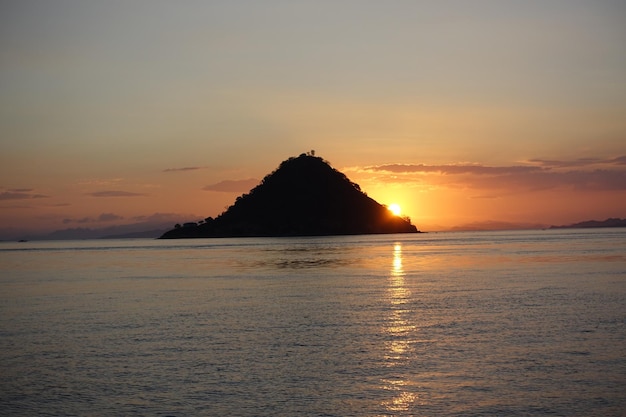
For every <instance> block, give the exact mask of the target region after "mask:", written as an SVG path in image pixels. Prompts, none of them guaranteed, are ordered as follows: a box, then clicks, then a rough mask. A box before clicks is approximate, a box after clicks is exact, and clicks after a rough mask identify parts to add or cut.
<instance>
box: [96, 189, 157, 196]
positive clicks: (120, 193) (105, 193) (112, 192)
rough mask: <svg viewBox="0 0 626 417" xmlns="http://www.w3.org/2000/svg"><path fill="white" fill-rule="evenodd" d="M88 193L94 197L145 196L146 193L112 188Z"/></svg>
mask: <svg viewBox="0 0 626 417" xmlns="http://www.w3.org/2000/svg"><path fill="white" fill-rule="evenodd" d="M88 195H90V196H92V197H144V196H145V195H146V194H142V193H131V192H129V191H118V190H110V191H95V192H93V193H89V194H88Z"/></svg>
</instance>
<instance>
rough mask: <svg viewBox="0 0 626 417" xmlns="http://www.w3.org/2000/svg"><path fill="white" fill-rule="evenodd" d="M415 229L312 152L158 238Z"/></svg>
mask: <svg viewBox="0 0 626 417" xmlns="http://www.w3.org/2000/svg"><path fill="white" fill-rule="evenodd" d="M385 233H419V231H418V230H417V227H415V226H414V225H412V224H411V222H410V220H409V219H408V218H406V217H400V216H396V215H394V214H393V213H392V212H391V211H390V210H389V209H388V208H387V207H386V206H384V205H382V204H380V203H378V202H376V201H375V200H374V199H372V198H370V197H368V196H367V195H366V194H365V193H364V192H363V191H361V188H360V187H359V185H358V184H355V183H353V182H352V181H350V180H349V179H348V178H347V177H346V176H345V175H344V174H343V173H341V172H339V171H337V170H336V169H334V168H332V167H331V166H330V164H329V163H328V162H327V161H325V160H324V159H322V158H320V157H318V156H315V154H314V152H313V151H311V152H310V153H306V154H301V155H300V156H298V157H291V158H289V159H287V160H285V161H283V162H282V163H281V164H280V166H279V167H278V168H277V169H276V170H275V171H273V172H272V173H270V174H268V175H267V176H266V177H265V178H264V179H263V180H262V181H261V183H260V184H259V185H257V186H256V187H255V188H253V189H252V190H250V192H249V193H247V194H243V195H241V196H239V197H237V199H236V201H235V203H234V204H233V205H232V206H230V207H229V208H228V209H227V210H226V211H224V212H223V213H222V214H220V215H219V216H217V217H216V218H211V217H208V218H206V219H205V220H203V221H201V222H198V223H195V222H193V223H184V224H182V225H180V224H177V225H176V227H175V228H174V229H172V230H169V231H168V232H166V233H164V234H163V235H162V236H161V237H160V238H161V239H176V238H202V237H253V236H264V237H270V236H327V235H359V234H385Z"/></svg>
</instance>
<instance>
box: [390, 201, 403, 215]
mask: <svg viewBox="0 0 626 417" xmlns="http://www.w3.org/2000/svg"><path fill="white" fill-rule="evenodd" d="M387 208H388V209H389V211H390V212H392V213H393V214H394V215H396V216H399V215H400V213H401V212H402V209H401V208H400V206H399V205H398V204H395V203H394V204H389V207H387Z"/></svg>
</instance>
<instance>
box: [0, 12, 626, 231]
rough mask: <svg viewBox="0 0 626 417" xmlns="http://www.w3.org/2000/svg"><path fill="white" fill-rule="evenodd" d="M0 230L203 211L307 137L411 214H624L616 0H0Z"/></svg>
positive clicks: (625, 22)
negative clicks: (547, 0) (540, 0)
mask: <svg viewBox="0 0 626 417" xmlns="http://www.w3.org/2000/svg"><path fill="white" fill-rule="evenodd" d="M0 91H1V94H0V129H1V136H0V141H1V142H0V238H3V237H13V236H17V235H18V234H19V233H23V232H25V231H30V230H37V231H51V230H56V229H64V228H74V227H88V228H101V227H106V226H111V225H115V224H124V223H134V222H139V221H146V220H150V219H152V220H165V221H171V222H172V225H173V223H175V222H183V221H190V220H199V219H202V218H204V217H207V216H216V215H218V214H219V213H220V212H222V211H223V210H224V209H225V208H226V207H227V206H229V205H230V204H232V203H233V202H234V200H235V198H236V197H237V196H238V195H240V194H242V193H244V192H247V191H248V190H249V189H250V188H252V187H254V186H255V185H256V184H257V183H258V181H259V180H260V179H261V178H263V177H264V176H265V175H266V174H268V173H270V172H271V171H273V170H274V169H276V168H277V167H278V165H279V164H280V162H281V161H283V160H285V159H287V158H288V157H290V156H297V155H299V154H301V153H303V152H307V151H310V150H315V151H316V155H319V156H321V157H323V158H324V159H326V160H328V161H329V162H330V163H331V165H332V166H333V167H334V168H336V169H338V170H340V171H342V172H344V173H345V174H346V175H347V176H348V177H349V178H350V179H351V180H352V181H354V182H356V183H358V184H359V185H360V186H361V188H362V189H363V190H364V191H365V192H367V194H368V195H369V196H371V197H373V198H374V199H376V200H377V201H379V202H380V203H383V204H392V203H396V204H399V205H400V206H401V207H402V213H403V214H404V215H408V216H410V218H411V220H412V222H413V223H414V224H415V225H416V226H417V227H418V228H419V229H421V230H445V229H450V228H454V227H456V226H460V225H468V224H478V225H482V226H483V227H489V225H490V224H495V223H492V222H511V223H517V224H519V223H522V224H548V225H549V224H568V223H573V222H577V221H582V220H589V219H597V220H603V219H606V218H607V217H626V2H624V1H619V0H613V1H603V0H593V1H591V0H589V1H577V0H560V1H559V0H554V1H549V2H539V1H506V0H504V1H502V0H493V1H480V0H479V1H464V0H459V1H446V0H444V1H418V0H407V1H394V0H390V1H365V0H360V1H350V0H341V1H287V0H285V1H276V0H269V1H158V0H149V1H148V0H145V1H142V0H135V1H121V0H120V1H117V0H110V1H100V2H96V1H83V0H76V1H65V0H57V1H48V0H41V1H31V0H19V1H18V0H13V1H11V0H8V1H2V2H1V3H0Z"/></svg>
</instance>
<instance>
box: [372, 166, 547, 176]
mask: <svg viewBox="0 0 626 417" xmlns="http://www.w3.org/2000/svg"><path fill="white" fill-rule="evenodd" d="M365 169H366V170H370V171H386V172H395V173H409V172H416V173H420V172H421V173H440V174H451V175H458V174H475V175H509V174H518V173H528V172H538V171H541V170H542V168H540V167H535V166H526V165H515V166H508V167H491V166H484V165H476V164H466V165H424V164H419V165H406V164H389V165H377V166H370V167H366V168H365Z"/></svg>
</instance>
